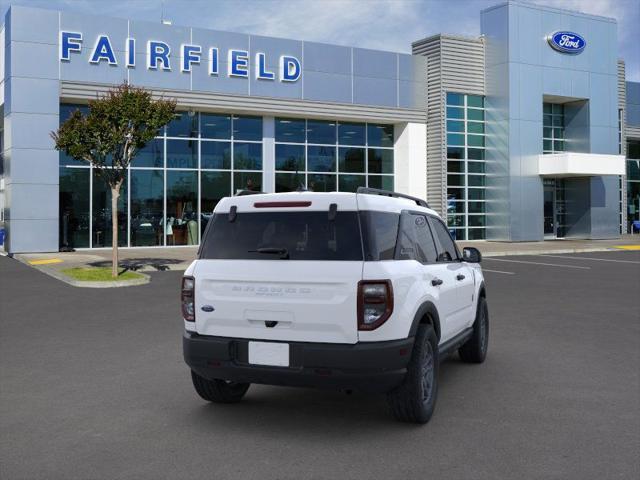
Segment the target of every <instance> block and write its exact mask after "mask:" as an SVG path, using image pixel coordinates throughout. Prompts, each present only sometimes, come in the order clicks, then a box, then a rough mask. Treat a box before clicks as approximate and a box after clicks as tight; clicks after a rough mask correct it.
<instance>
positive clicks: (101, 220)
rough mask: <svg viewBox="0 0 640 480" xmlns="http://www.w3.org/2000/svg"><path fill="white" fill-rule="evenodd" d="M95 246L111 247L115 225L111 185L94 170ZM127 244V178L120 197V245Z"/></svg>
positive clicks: (93, 225) (93, 214) (93, 216)
mask: <svg viewBox="0 0 640 480" xmlns="http://www.w3.org/2000/svg"><path fill="white" fill-rule="evenodd" d="M93 173H94V175H93V213H92V221H93V224H92V230H93V246H94V247H95V248H99V247H111V246H112V245H113V235H112V232H113V227H112V225H111V187H109V185H107V182H106V181H105V180H104V178H102V177H101V176H100V175H98V170H97V169H94V170H93ZM126 245H127V180H126V179H125V181H124V183H123V184H122V187H120V197H118V246H120V247H123V246H126Z"/></svg>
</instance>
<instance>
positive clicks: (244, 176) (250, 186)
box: [233, 172, 262, 193]
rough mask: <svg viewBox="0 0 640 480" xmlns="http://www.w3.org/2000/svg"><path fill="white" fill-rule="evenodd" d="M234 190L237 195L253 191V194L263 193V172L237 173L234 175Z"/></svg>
mask: <svg viewBox="0 0 640 480" xmlns="http://www.w3.org/2000/svg"><path fill="white" fill-rule="evenodd" d="M233 188H234V190H235V193H238V192H241V191H242V190H251V191H252V192H261V191H262V173H261V172H235V173H234V174H233Z"/></svg>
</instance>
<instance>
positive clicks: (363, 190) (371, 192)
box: [357, 187, 429, 208]
mask: <svg viewBox="0 0 640 480" xmlns="http://www.w3.org/2000/svg"><path fill="white" fill-rule="evenodd" d="M357 193H366V194H368V195H382V196H383V197H394V198H406V199H407V200H411V201H414V202H416V205H418V206H420V207H426V208H429V204H428V203H427V202H425V201H424V200H422V199H421V198H417V197H412V196H411V195H405V194H404V193H398V192H392V191H391V190H381V189H379V188H368V187H358V190H357Z"/></svg>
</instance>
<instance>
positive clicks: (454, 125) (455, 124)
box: [447, 120, 464, 133]
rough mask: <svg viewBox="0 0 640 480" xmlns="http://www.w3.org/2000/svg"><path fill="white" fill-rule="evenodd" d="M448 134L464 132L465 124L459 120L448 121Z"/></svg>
mask: <svg viewBox="0 0 640 480" xmlns="http://www.w3.org/2000/svg"><path fill="white" fill-rule="evenodd" d="M447 132H460V133H462V132H464V122H462V121H458V120H447Z"/></svg>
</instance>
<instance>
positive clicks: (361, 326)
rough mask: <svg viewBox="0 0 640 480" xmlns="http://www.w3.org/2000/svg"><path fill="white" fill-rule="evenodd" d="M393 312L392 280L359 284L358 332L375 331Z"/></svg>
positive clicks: (366, 281) (369, 281) (364, 281)
mask: <svg viewBox="0 0 640 480" xmlns="http://www.w3.org/2000/svg"><path fill="white" fill-rule="evenodd" d="M392 312H393V287H392V286H391V280H361V281H360V282H358V330H374V329H376V328H378V327H379V326H380V325H382V324H383V323H384V322H386V321H387V319H388V318H389V317H390V316H391V313H392Z"/></svg>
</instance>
